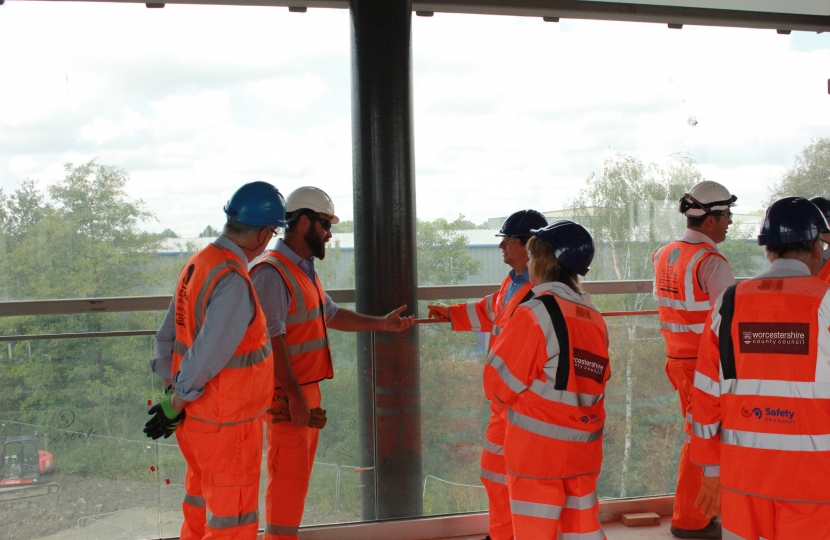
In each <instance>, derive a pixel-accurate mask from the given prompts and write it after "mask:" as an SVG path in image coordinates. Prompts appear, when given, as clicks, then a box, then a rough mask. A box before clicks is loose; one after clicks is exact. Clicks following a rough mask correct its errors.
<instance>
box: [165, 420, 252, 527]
mask: <svg viewBox="0 0 830 540" xmlns="http://www.w3.org/2000/svg"><path fill="white" fill-rule="evenodd" d="M176 438H177V440H178V442H179V449H180V450H181V452H182V455H183V456H184V459H185V461H186V462H187V474H186V476H185V480H184V488H185V497H184V503H183V504H182V511H183V513H184V523H183V524H182V531H181V540H217V539H228V540H230V539H233V540H249V539H250V540H253V539H255V538H256V536H257V529H258V528H259V513H258V512H257V506H258V504H259V477H260V467H261V464H262V422H261V421H260V420H259V418H256V419H254V420H251V421H248V422H242V423H240V424H236V425H233V426H219V425H217V424H209V423H207V422H200V421H198V420H192V419H190V418H185V419H184V420H183V421H182V424H181V425H180V426H179V428H178V429H177V430H176Z"/></svg>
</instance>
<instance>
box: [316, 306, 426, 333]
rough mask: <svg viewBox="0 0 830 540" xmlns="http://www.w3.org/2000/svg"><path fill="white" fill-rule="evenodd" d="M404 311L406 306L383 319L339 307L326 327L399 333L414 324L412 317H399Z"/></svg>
mask: <svg viewBox="0 0 830 540" xmlns="http://www.w3.org/2000/svg"><path fill="white" fill-rule="evenodd" d="M405 309H406V305H403V306H401V307H399V308H398V309H396V310H394V311H392V312H390V313H388V314H387V315H386V316H384V317H372V316H371V315H362V314H360V313H356V312H354V311H352V310H350V309H345V308H342V307H341V308H340V309H338V310H337V313H335V315H334V317H332V318H331V320H330V321H327V325H328V327H329V328H333V329H335V330H341V331H343V332H371V331H385V332H401V331H403V330H406V329H407V328H409V327H410V326H412V325H413V324H414V323H415V317H413V316H412V315H408V316H404V317H401V313H403V311H404V310H405Z"/></svg>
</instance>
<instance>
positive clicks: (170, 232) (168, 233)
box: [159, 228, 181, 238]
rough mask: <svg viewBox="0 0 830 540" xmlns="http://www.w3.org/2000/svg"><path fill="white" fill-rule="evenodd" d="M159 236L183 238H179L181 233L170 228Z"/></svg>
mask: <svg viewBox="0 0 830 540" xmlns="http://www.w3.org/2000/svg"><path fill="white" fill-rule="evenodd" d="M159 234H160V236H161V237H162V238H181V236H179V233H177V232H176V231H174V230H173V229H170V228H167V229H164V230H163V231H161V233H159Z"/></svg>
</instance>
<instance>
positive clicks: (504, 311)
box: [450, 276, 533, 350]
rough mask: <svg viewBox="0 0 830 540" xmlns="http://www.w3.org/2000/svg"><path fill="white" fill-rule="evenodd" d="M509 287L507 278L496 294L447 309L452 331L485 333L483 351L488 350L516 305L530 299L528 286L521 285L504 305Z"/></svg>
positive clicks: (509, 282) (494, 342)
mask: <svg viewBox="0 0 830 540" xmlns="http://www.w3.org/2000/svg"><path fill="white" fill-rule="evenodd" d="M512 283H513V280H512V279H510V276H507V277H505V278H504V279H503V280H502V282H501V287H500V288H499V290H498V291H496V292H495V293H493V294H489V295H487V296H485V297H484V298H482V299H481V300H479V301H478V302H467V303H464V304H455V305H453V306H450V322H451V324H452V329H453V330H455V331H456V332H489V333H490V344H489V345H488V347H487V348H488V350H492V348H493V347H494V346H495V344H496V341H497V340H498V336H499V334H501V331H502V328H504V325H505V324H506V322H507V319H509V318H510V316H511V315H513V312H514V311H516V308H517V307H518V306H519V304H521V303H522V302H526V301H528V300H530V299H531V298H532V297H533V293H532V292H530V289H531V285H530V283H525V284H524V285H522V286H521V287H519V288H518V289H517V290H516V292H514V293H513V296H511V297H510V301H508V302H507V303H505V301H504V299H505V298H507V291H508V289H509V288H510V285H511V284H512Z"/></svg>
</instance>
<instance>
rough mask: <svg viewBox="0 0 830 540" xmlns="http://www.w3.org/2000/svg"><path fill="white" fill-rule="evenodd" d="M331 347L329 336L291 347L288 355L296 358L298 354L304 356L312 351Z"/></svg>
mask: <svg viewBox="0 0 830 540" xmlns="http://www.w3.org/2000/svg"><path fill="white" fill-rule="evenodd" d="M328 345H329V338H328V336H323V337H321V338H317V339H312V340H310V341H304V342H302V343H299V344H297V345H289V346H288V354H290V355H291V356H296V355H298V354H303V353H307V352H311V351H319V350H320V349H325V348H326V347H328Z"/></svg>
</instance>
